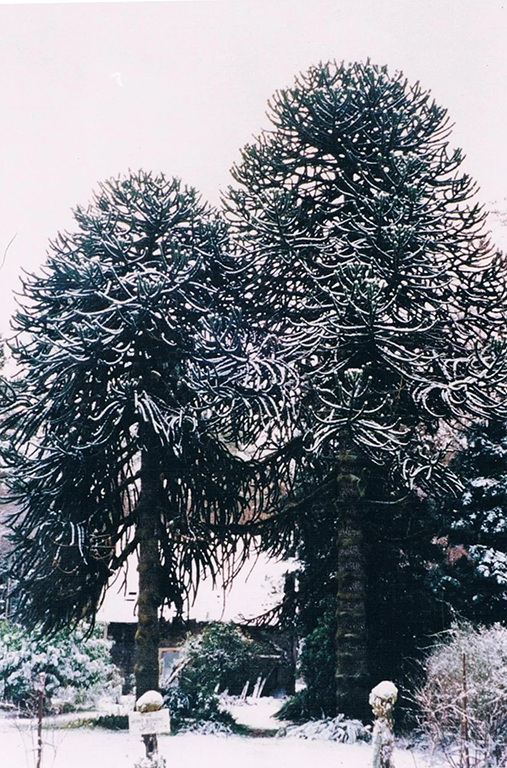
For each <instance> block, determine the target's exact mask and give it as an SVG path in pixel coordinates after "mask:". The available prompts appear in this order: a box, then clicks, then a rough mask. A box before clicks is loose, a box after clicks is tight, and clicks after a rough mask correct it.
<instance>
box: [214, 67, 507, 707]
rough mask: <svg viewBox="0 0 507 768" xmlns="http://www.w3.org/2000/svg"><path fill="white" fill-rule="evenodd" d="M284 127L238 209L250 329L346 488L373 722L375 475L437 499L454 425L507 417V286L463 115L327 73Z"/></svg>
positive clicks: (354, 622) (277, 109)
mask: <svg viewBox="0 0 507 768" xmlns="http://www.w3.org/2000/svg"><path fill="white" fill-rule="evenodd" d="M269 117H270V120H271V122H272V128H271V129H270V130H266V131H264V132H263V133H262V134H261V135H260V137H259V138H258V139H257V140H256V142H255V143H253V144H251V145H248V146H246V147H245V148H244V150H243V152H242V159H241V162H240V163H239V164H238V165H237V166H235V167H234V168H233V176H234V178H235V181H236V184H235V186H234V187H232V188H231V189H230V190H229V192H228V194H227V196H226V198H225V203H226V206H227V208H228V210H229V218H230V221H231V224H232V227H233V231H234V233H235V237H236V238H237V242H238V245H239V247H240V248H241V249H242V250H243V253H244V257H245V262H246V265H247V266H246V268H245V275H246V277H245V280H246V282H247V283H248V285H249V292H248V293H247V294H246V295H247V298H248V299H249V300H250V303H249V305H248V307H247V308H246V309H245V311H246V312H249V313H250V319H251V322H252V323H255V324H257V325H258V326H259V327H261V328H264V329H265V331H266V333H271V334H276V335H277V336H278V348H279V351H280V354H282V355H284V356H285V357H286V359H288V360H290V361H292V363H293V364H295V365H297V366H298V368H299V371H300V375H301V389H300V424H299V431H300V433H301V434H302V435H303V439H302V440H301V439H298V440H297V441H296V443H295V444H296V445H297V446H298V451H299V452H295V454H294V458H295V459H296V460H297V459H299V460H301V461H304V460H305V457H308V456H317V457H318V458H319V460H320V461H321V462H323V463H324V464H326V463H327V467H328V475H327V478H326V493H327V494H328V493H329V486H330V484H333V485H334V491H333V497H334V504H335V512H336V518H337V521H338V524H337V547H338V559H337V576H336V580H337V585H338V587H337V625H338V630H337V672H336V675H337V707H338V711H345V712H347V713H348V714H351V715H363V714H367V691H368V686H369V684H370V681H369V680H368V659H367V650H366V649H367V643H366V640H367V626H368V616H367V615H366V610H365V603H366V592H367V588H368V585H367V582H366V575H365V574H366V570H365V568H364V541H363V539H364V530H365V528H366V527H367V526H368V514H369V512H368V510H372V509H374V506H372V505H371V504H370V505H368V506H366V505H365V504H364V503H363V502H364V499H365V498H366V497H368V496H369V498H370V499H371V498H372V495H373V496H374V490H375V489H372V488H368V484H367V468H368V465H369V463H370V462H375V463H377V464H384V465H385V466H386V469H388V470H389V471H394V472H395V473H396V474H397V475H398V477H401V478H402V479H403V481H404V483H406V484H407V485H408V486H411V487H416V488H417V487H423V488H424V487H425V488H426V489H427V490H428V489H429V490H434V488H435V486H436V485H438V483H446V482H447V480H446V473H445V470H444V469H442V466H441V464H440V463H439V451H438V443H439V441H438V440H437V439H436V437H437V434H438V433H439V430H440V428H441V427H442V425H443V424H444V423H448V424H452V423H453V422H454V421H455V420H456V419H459V418H462V417H465V418H469V417H470V416H471V415H478V416H479V417H484V416H486V415H487V414H488V413H490V412H491V411H494V410H495V409H497V407H498V405H499V403H502V401H504V397H505V376H506V371H507V369H506V364H505V363H506V358H505V346H504V343H503V340H502V334H503V333H504V330H505V325H504V317H505V314H504V312H505V297H506V294H505V290H506V289H505V285H506V283H505V269H504V264H503V261H502V259H501V258H500V257H499V256H497V255H496V254H495V253H494V252H493V251H492V249H491V247H490V245H489V242H488V239H487V237H486V236H485V234H484V220H485V215H484V213H483V212H482V211H481V209H480V208H479V207H478V206H477V205H474V204H473V201H472V198H473V196H474V193H475V187H474V184H473V183H472V182H471V180H470V178H469V177H468V176H466V175H464V174H463V173H462V172H461V170H460V166H461V163H462V154H461V152H460V151H459V150H456V151H450V150H449V145H448V137H449V133H450V125H449V121H448V117H447V114H446V111H445V110H444V109H442V108H441V107H439V106H438V105H436V104H435V103H434V102H433V101H432V100H431V98H430V95H429V93H427V92H425V91H423V90H422V89H421V88H420V86H419V85H418V84H416V85H410V84H409V83H408V82H407V81H406V80H405V78H404V77H403V75H402V74H401V73H396V74H394V75H392V76H391V75H390V74H389V73H388V71H387V69H386V68H385V67H377V66H374V65H373V64H371V63H370V62H367V63H359V64H353V65H351V66H346V65H344V64H336V63H329V64H325V65H319V66H314V67H311V68H310V69H309V70H308V72H307V73H305V74H302V75H301V76H299V77H298V78H297V79H296V81H295V84H294V85H293V87H291V88H288V89H285V90H281V91H279V92H277V93H276V94H275V96H274V97H273V100H272V102H271V104H270V112H269ZM301 445H302V446H303V450H300V448H299V446H301ZM373 682H375V681H373Z"/></svg>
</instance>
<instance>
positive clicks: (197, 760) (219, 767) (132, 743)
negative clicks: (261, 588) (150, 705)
mask: <svg viewBox="0 0 507 768" xmlns="http://www.w3.org/2000/svg"><path fill="white" fill-rule="evenodd" d="M44 742H45V744H44V752H43V761H42V765H43V768H133V765H134V762H135V760H136V759H138V758H139V757H141V756H142V755H143V754H144V747H143V744H142V743H141V742H137V741H136V740H135V739H133V738H132V737H130V736H129V735H128V734H126V733H121V732H116V733H110V732H106V731H100V730H89V729H67V730H54V731H51V730H50V731H45V732H44ZM159 748H160V752H161V753H162V754H163V755H164V757H165V759H166V762H167V766H168V768H173V766H185V768H198V766H200V765H203V766H205V768H316V766H318V768H369V767H370V766H371V758H372V751H371V746H370V745H368V744H362V745H351V744H337V743H336V742H330V741H304V740H302V739H293V738H249V737H245V736H222V737H221V736H201V735H197V734H192V733H186V734H179V735H177V736H160V737H159ZM0 755H1V765H2V767H3V766H5V768H34V766H35V761H36V736H35V733H33V732H29V731H28V730H27V729H26V727H23V728H21V729H20V728H17V727H16V726H15V724H14V723H11V724H10V725H9V727H8V728H7V727H5V725H4V723H2V724H1V726H0ZM395 764H396V768H427V767H428V766H429V765H430V762H429V760H426V759H425V757H424V756H423V755H422V754H421V753H418V752H412V751H406V750H396V751H395Z"/></svg>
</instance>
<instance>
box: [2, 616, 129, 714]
mask: <svg viewBox="0 0 507 768" xmlns="http://www.w3.org/2000/svg"><path fill="white" fill-rule="evenodd" d="M110 649H111V642H110V641H109V640H106V639H104V637H103V632H102V630H101V628H96V629H94V631H93V633H92V634H91V636H86V632H85V629H84V628H80V629H76V630H73V631H68V632H59V633H58V634H57V635H55V636H54V637H51V638H47V639H46V638H38V637H36V636H35V635H31V634H30V633H28V632H27V631H26V630H25V629H24V628H23V627H21V626H20V625H19V624H15V623H13V622H10V621H9V622H6V621H4V622H0V701H3V702H7V703H10V704H14V705H15V706H17V707H19V708H20V709H22V710H27V711H30V709H31V708H32V706H33V703H34V700H35V697H36V692H35V688H34V686H35V685H36V684H37V680H38V678H39V675H40V673H42V672H44V673H45V675H46V679H45V696H46V707H47V708H50V707H51V704H52V702H53V703H54V702H55V700H56V699H57V698H58V699H60V701H61V705H62V706H63V705H64V704H65V706H66V708H68V709H70V708H75V707H79V706H80V705H84V704H86V702H87V700H89V699H90V698H91V699H94V698H96V697H98V696H102V695H104V694H105V693H108V692H112V690H113V689H114V688H115V687H117V686H118V685H119V682H120V676H119V672H118V670H117V668H116V667H115V666H114V664H113V663H112V661H111V654H110Z"/></svg>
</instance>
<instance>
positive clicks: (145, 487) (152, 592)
mask: <svg viewBox="0 0 507 768" xmlns="http://www.w3.org/2000/svg"><path fill="white" fill-rule="evenodd" d="M160 483H161V478H160V464H159V461H158V459H157V457H156V453H154V451H153V448H152V449H151V450H148V451H145V452H144V453H143V458H142V469H141V493H140V497H139V503H138V505H137V516H138V521H137V527H136V533H137V536H138V539H139V549H138V552H139V559H138V566H137V570H138V573H139V592H138V599H137V612H138V616H137V631H136V635H135V641H136V664H135V668H134V672H135V679H136V697H137V698H139V697H140V696H142V695H143V693H146V691H152V690H153V691H156V690H158V682H159V674H158V670H159V660H158V649H159V642H160V628H159V608H160V604H161V595H160V588H159V571H160V556H159V538H160V531H159V529H160V514H159V508H158V501H159V496H160V494H159V489H160Z"/></svg>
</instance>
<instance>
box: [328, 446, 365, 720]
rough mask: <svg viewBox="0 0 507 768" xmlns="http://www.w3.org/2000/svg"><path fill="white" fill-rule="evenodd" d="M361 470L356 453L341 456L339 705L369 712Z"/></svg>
mask: <svg viewBox="0 0 507 768" xmlns="http://www.w3.org/2000/svg"><path fill="white" fill-rule="evenodd" d="M361 470H362V466H361V463H360V461H359V459H358V458H357V457H356V456H354V455H352V454H351V453H349V452H348V453H346V454H344V455H343V456H342V459H341V470H340V474H339V476H338V482H337V501H336V507H337V521H338V537H337V549H338V563H337V594H336V622H337V626H336V709H337V712H338V713H339V712H346V713H347V715H348V716H349V717H357V718H365V717H368V715H369V707H368V693H369V676H368V659H367V631H366V626H367V625H366V593H367V583H366V571H365V560H364V548H363V531H362V525H363V515H362V511H361V507H362V503H361V498H362V489H361V482H362V477H361V476H362V471H361Z"/></svg>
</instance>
